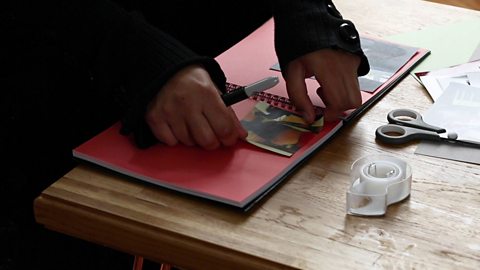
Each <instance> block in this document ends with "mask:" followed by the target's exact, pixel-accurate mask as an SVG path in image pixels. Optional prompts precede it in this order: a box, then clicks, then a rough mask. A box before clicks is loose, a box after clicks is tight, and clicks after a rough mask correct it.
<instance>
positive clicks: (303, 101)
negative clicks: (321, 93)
mask: <svg viewBox="0 0 480 270" xmlns="http://www.w3.org/2000/svg"><path fill="white" fill-rule="evenodd" d="M286 86H287V93H288V96H289V98H290V99H291V100H292V102H293V104H294V105H295V107H297V109H298V110H300V111H301V112H302V114H303V118H304V119H305V121H306V122H307V123H312V122H313V121H314V119H315V112H314V109H313V105H312V101H311V100H310V98H309V97H308V92H307V86H306V85H305V69H304V68H303V65H302V64H301V62H299V61H292V62H291V63H290V64H289V65H288V67H287V72H286Z"/></svg>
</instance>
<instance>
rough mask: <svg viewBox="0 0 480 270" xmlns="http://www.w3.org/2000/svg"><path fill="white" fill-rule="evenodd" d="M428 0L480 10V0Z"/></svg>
mask: <svg viewBox="0 0 480 270" xmlns="http://www.w3.org/2000/svg"><path fill="white" fill-rule="evenodd" d="M427 1H430V2H435V3H440V4H445V5H452V6H457V7H463V8H470V9H475V10H480V1H478V0H427Z"/></svg>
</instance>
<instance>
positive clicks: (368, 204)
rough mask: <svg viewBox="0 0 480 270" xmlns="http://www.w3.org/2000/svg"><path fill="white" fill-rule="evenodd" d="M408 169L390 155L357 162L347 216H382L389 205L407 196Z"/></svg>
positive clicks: (410, 180)
mask: <svg viewBox="0 0 480 270" xmlns="http://www.w3.org/2000/svg"><path fill="white" fill-rule="evenodd" d="M411 183H412V170H411V168H410V165H409V164H408V163H407V162H405V161H403V160H401V159H399V158H396V157H393V156H390V155H372V156H366V157H363V158H360V159H358V160H356V161H355V162H354V163H353V164H352V167H351V184H350V187H349V188H348V190H347V214H349V215H359V216H380V215H384V214H385V213H386V211H387V207H388V206H389V205H390V204H393V203H396V202H399V201H401V200H403V199H405V198H407V197H408V196H409V195H410V189H411Z"/></svg>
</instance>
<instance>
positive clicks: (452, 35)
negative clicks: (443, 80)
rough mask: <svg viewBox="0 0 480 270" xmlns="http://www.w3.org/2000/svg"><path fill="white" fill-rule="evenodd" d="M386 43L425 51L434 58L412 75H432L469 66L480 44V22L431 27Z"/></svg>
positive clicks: (473, 21)
mask: <svg viewBox="0 0 480 270" xmlns="http://www.w3.org/2000/svg"><path fill="white" fill-rule="evenodd" d="M384 38H385V39H386V40H390V41H392V42H397V43H401V44H405V45H409V46H414V47H422V48H425V49H428V50H430V51H431V54H430V55H429V56H428V57H427V58H426V59H425V60H423V61H422V62H421V63H420V64H419V65H418V66H416V67H415V68H414V69H413V70H412V71H411V73H412V74H415V73H417V72H423V71H432V70H436V69H440V68H445V67H450V66H454V65H458V64H462V63H466V62H469V61H472V60H475V59H471V57H472V54H473V53H474V51H475V49H476V48H477V46H478V45H479V44H480V18H478V19H469V20H465V21H461V22H457V23H451V24H447V25H441V26H431V27H427V28H425V29H423V30H419V31H415V32H407V33H402V34H398V35H393V36H387V37H384Z"/></svg>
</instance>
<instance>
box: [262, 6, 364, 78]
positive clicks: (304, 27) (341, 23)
mask: <svg viewBox="0 0 480 270" xmlns="http://www.w3.org/2000/svg"><path fill="white" fill-rule="evenodd" d="M271 6H272V10H273V17H274V20H275V49H276V52H277V56H278V59H279V63H280V66H281V69H282V70H285V67H286V65H287V64H288V63H289V62H290V61H292V60H294V59H295V58H297V57H299V56H302V55H305V54H307V53H310V52H313V51H316V50H319V49H325V48H332V49H341V50H345V51H348V52H351V53H354V54H357V55H359V56H360V57H361V58H362V61H361V64H360V66H359V69H358V75H365V74H367V73H368V71H369V64H368V60H367V58H366V57H365V55H364V53H363V51H362V49H361V46H360V38H359V36H358V32H357V30H356V29H355V26H354V25H353V23H352V22H351V21H348V20H345V19H343V17H342V15H341V14H340V12H339V11H338V10H337V9H336V7H335V6H334V5H333V3H332V1H331V0H295V1H292V0H272V1H271Z"/></svg>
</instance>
